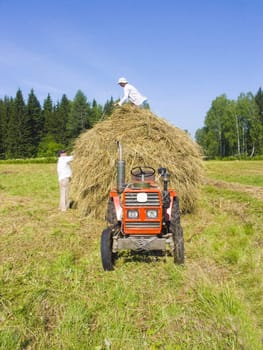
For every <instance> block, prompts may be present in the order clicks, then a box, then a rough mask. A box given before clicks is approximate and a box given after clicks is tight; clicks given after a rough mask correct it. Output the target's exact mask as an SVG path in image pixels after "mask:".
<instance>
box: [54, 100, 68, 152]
mask: <svg viewBox="0 0 263 350" xmlns="http://www.w3.org/2000/svg"><path fill="white" fill-rule="evenodd" d="M70 112H71V102H70V101H69V100H68V98H67V96H66V95H65V94H64V95H63V96H62V99H61V102H60V103H58V104H57V105H56V107H55V119H56V121H57V123H58V126H59V127H58V129H57V133H56V137H55V140H56V142H58V143H60V144H63V145H64V146H67V144H68V137H67V136H68V132H67V123H68V120H69V116H70Z"/></svg>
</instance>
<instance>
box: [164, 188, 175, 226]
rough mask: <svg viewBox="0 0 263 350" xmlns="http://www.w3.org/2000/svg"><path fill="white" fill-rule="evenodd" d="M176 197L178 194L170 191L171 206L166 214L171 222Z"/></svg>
mask: <svg viewBox="0 0 263 350" xmlns="http://www.w3.org/2000/svg"><path fill="white" fill-rule="evenodd" d="M175 197H176V192H175V191H170V206H169V208H167V209H166V214H167V215H168V220H169V221H170V220H171V215H172V207H173V203H174V198H175Z"/></svg>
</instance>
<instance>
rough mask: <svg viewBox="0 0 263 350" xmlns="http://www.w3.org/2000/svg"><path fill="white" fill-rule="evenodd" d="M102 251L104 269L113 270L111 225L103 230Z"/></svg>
mask: <svg viewBox="0 0 263 350" xmlns="http://www.w3.org/2000/svg"><path fill="white" fill-rule="evenodd" d="M100 252H101V260H102V266H103V269H104V271H112V270H113V269H114V268H113V265H114V254H113V253H112V229H111V228H110V227H109V228H106V229H105V230H104V231H102V234H101V242H100Z"/></svg>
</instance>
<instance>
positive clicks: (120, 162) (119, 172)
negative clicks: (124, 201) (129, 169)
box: [117, 141, 125, 193]
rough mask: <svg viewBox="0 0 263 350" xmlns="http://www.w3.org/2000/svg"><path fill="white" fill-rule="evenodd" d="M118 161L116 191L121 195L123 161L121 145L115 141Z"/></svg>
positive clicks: (123, 177)
mask: <svg viewBox="0 0 263 350" xmlns="http://www.w3.org/2000/svg"><path fill="white" fill-rule="evenodd" d="M117 147H118V150H119V159H118V160H117V191H118V193H122V192H123V190H124V187H125V161H124V160H123V159H122V144H121V143H120V141H117Z"/></svg>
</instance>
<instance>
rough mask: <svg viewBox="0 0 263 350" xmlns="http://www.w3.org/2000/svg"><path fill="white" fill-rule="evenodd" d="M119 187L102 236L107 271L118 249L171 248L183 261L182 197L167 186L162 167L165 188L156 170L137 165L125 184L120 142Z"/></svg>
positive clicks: (166, 176) (103, 259)
mask: <svg viewBox="0 0 263 350" xmlns="http://www.w3.org/2000/svg"><path fill="white" fill-rule="evenodd" d="M117 144H118V148H119V160H118V161H117V189H114V190H112V191H111V192H110V198H109V201H108V208H107V214H106V220H107V223H108V227H107V228H106V229H105V230H104V231H103V232H102V235H101V259H102V265H103V269H104V270H105V271H109V270H113V268H114V261H115V259H116V255H117V252H118V251H120V250H132V251H137V252H146V251H148V252H151V251H163V252H165V251H166V250H167V247H169V249H170V251H171V252H172V254H173V257H174V262H175V263H176V264H183V263H184V238H183V229H182V226H181V224H180V209H179V199H178V197H177V194H176V191H175V190H173V189H168V181H169V174H168V173H167V171H166V168H159V169H158V174H159V176H160V177H162V179H163V189H161V188H160V187H159V186H158V184H157V183H156V182H155V169H153V168H152V167H149V166H137V167H135V168H132V169H131V181H130V182H129V183H125V161H124V160H122V145H121V144H120V143H119V142H117Z"/></svg>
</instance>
